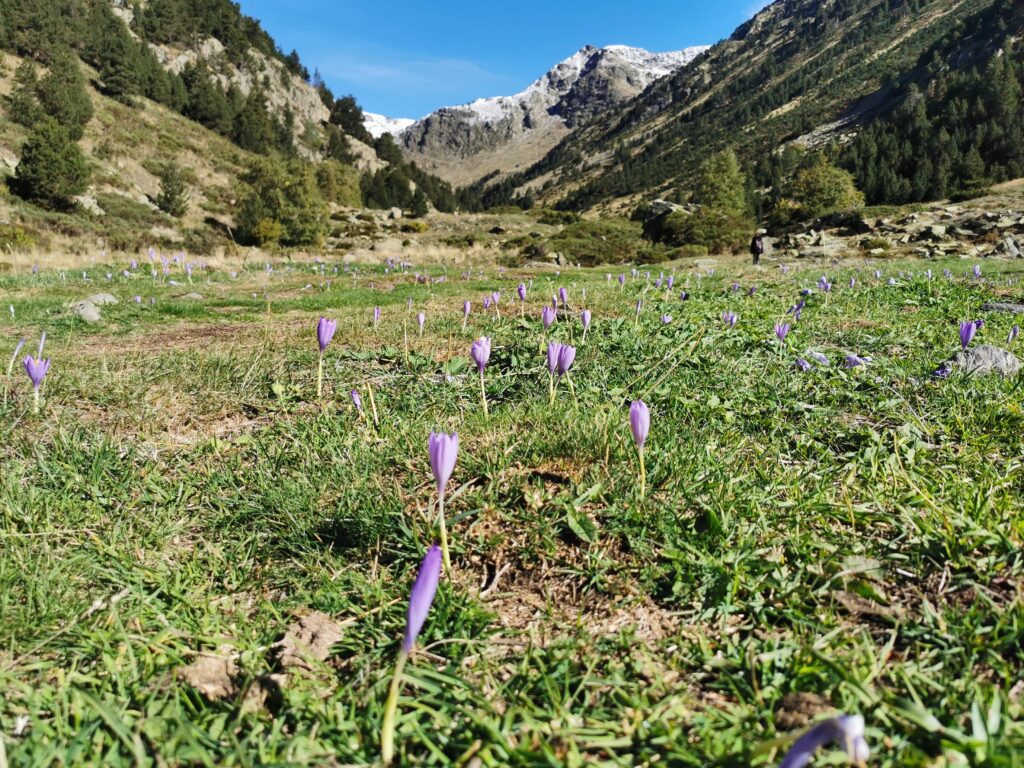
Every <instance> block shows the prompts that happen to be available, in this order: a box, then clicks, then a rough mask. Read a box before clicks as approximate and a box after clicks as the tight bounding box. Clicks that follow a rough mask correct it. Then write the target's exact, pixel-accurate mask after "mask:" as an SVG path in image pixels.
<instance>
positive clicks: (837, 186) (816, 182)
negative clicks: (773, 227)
mask: <svg viewBox="0 0 1024 768" xmlns="http://www.w3.org/2000/svg"><path fill="white" fill-rule="evenodd" d="M786 196H787V197H789V198H792V200H793V201H794V202H795V203H796V204H797V205H798V206H799V209H800V215H801V216H802V217H803V218H806V219H817V218H820V217H822V216H830V215H832V214H834V213H846V212H849V211H859V210H861V209H862V208H863V207H864V195H863V194H862V193H861V192H860V190H858V189H857V185H856V184H854V181H853V176H852V175H851V174H850V173H849V171H844V170H843V169H841V168H836V167H835V166H834V165H831V164H829V163H827V162H824V161H822V162H819V163H817V164H816V165H813V166H811V167H810V168H805V169H804V170H802V171H800V173H798V174H797V175H796V178H794V179H793V181H792V182H791V183H790V184H789V186H788V188H787V190H786Z"/></svg>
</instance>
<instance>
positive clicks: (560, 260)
mask: <svg viewBox="0 0 1024 768" xmlns="http://www.w3.org/2000/svg"><path fill="white" fill-rule="evenodd" d="M551 258H552V259H553V260H554V262H555V264H557V265H558V266H560V267H568V266H569V260H568V259H567V258H565V256H563V255H562V254H561V253H559V252H557V251H556V252H555V253H553V254H551Z"/></svg>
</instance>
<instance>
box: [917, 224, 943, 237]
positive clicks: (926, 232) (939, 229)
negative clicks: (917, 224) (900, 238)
mask: <svg viewBox="0 0 1024 768" xmlns="http://www.w3.org/2000/svg"><path fill="white" fill-rule="evenodd" d="M947 232H948V230H947V228H946V226H945V225H944V224H932V225H931V226H928V227H925V228H924V229H922V230H921V232H920V234H919V235H918V236H917V239H918V240H945V239H946V233H947Z"/></svg>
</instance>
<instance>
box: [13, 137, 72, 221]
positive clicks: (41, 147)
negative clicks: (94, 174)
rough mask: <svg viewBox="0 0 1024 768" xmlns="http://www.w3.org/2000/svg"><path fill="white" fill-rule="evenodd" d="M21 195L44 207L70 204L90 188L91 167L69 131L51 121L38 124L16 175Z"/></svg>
mask: <svg viewBox="0 0 1024 768" xmlns="http://www.w3.org/2000/svg"><path fill="white" fill-rule="evenodd" d="M14 182H15V188H16V190H17V191H18V193H19V194H20V195H22V196H23V197H25V198H26V199H28V200H32V201H34V202H37V203H40V204H41V205H44V206H47V207H51V208H60V207H66V206H68V205H70V204H71V199H72V198H73V197H74V196H75V195H80V194H81V193H82V192H84V191H85V190H86V188H87V187H88V185H89V166H88V165H87V163H86V161H85V156H84V155H83V154H82V151H81V150H80V149H79V148H78V145H77V144H75V142H74V141H72V139H71V134H70V133H69V131H68V129H67V128H66V127H65V126H63V125H61V124H60V123H58V122H57V121H56V120H54V119H53V118H51V117H45V118H43V119H42V120H40V121H39V123H38V124H37V125H36V127H35V129H34V130H33V131H32V133H31V134H30V135H29V137H28V139H27V140H26V141H25V144H24V146H23V147H22V149H21V162H19V163H18V168H17V171H16V172H15V179H14Z"/></svg>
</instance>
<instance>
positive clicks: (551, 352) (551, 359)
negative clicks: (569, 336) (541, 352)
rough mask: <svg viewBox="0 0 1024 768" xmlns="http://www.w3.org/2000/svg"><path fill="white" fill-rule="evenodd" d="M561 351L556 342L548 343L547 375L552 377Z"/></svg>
mask: <svg viewBox="0 0 1024 768" xmlns="http://www.w3.org/2000/svg"><path fill="white" fill-rule="evenodd" d="M561 351H562V345H561V344H559V343H558V342H557V341H549V342H548V373H549V374H551V375H552V376H554V375H555V371H557V370H558V356H559V354H560V353H561Z"/></svg>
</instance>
